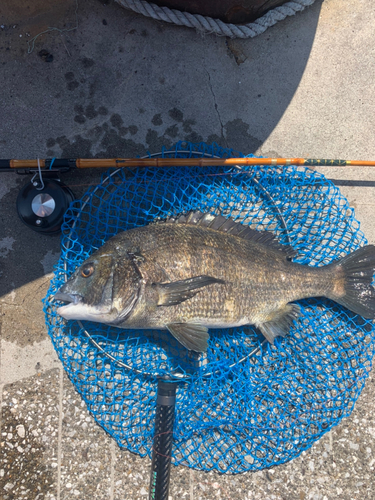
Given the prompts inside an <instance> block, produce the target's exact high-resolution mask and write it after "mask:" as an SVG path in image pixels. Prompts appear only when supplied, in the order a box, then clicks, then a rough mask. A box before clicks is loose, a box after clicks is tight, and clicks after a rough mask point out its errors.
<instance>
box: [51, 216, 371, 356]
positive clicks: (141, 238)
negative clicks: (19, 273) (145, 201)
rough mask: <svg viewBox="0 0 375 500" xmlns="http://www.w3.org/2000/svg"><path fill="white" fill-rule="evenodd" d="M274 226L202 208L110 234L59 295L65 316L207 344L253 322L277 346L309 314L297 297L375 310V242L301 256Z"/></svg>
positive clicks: (189, 344) (200, 346)
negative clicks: (322, 261)
mask: <svg viewBox="0 0 375 500" xmlns="http://www.w3.org/2000/svg"><path fill="white" fill-rule="evenodd" d="M295 256H296V252H295V251H294V250H293V249H292V247H291V246H288V245H284V244H281V243H279V241H278V240H277V239H276V237H275V236H274V235H273V233H271V232H269V231H257V230H254V229H252V228H250V227H249V226H247V225H245V224H242V223H240V222H235V221H234V220H233V219H232V218H228V217H224V216H222V215H214V214H210V213H203V212H200V211H193V212H189V213H187V214H182V215H179V216H177V217H174V218H173V217H171V218H169V219H166V220H165V221H157V222H154V223H150V224H149V225H145V226H142V227H136V228H133V229H129V230H126V231H123V232H120V233H118V234H117V235H115V236H113V237H112V238H110V239H109V240H108V241H107V242H106V243H105V244H104V245H103V246H102V247H100V248H99V249H98V250H97V251H95V252H94V253H93V254H92V255H91V256H90V257H89V258H88V259H86V260H85V261H84V262H83V263H82V264H81V265H80V266H79V267H78V268H77V269H76V270H75V271H74V273H73V274H72V276H71V277H70V278H69V279H68V280H67V281H66V282H65V284H64V285H63V286H62V287H61V288H60V289H59V290H58V291H57V293H56V294H55V295H54V299H55V300H57V301H62V302H63V303H64V304H63V305H61V306H59V307H58V309H57V313H58V314H59V315H61V316H62V317H63V318H65V319H66V320H88V321H94V322H100V323H104V324H107V325H111V326H114V327H118V328H122V329H141V330H147V329H161V330H169V332H170V333H171V334H172V335H173V336H174V337H175V338H176V339H177V340H178V341H179V342H180V343H181V344H182V345H183V346H184V347H185V348H186V349H188V350H191V351H196V352H198V353H199V352H206V351H207V347H208V339H209V334H208V329H210V328H233V327H237V326H242V325H254V326H255V327H256V328H258V329H259V330H260V332H261V333H262V334H263V335H264V337H265V338H266V339H267V340H268V341H269V342H270V343H271V344H273V343H274V341H275V339H276V338H277V337H279V336H281V337H284V336H285V335H287V334H288V333H289V331H290V329H291V327H292V325H293V322H294V321H295V320H297V318H298V316H299V315H300V307H299V305H298V304H296V301H298V300H301V299H306V298H310V297H326V298H328V299H331V300H333V301H335V302H337V303H338V304H340V305H342V306H344V307H346V308H347V309H349V310H350V311H352V312H354V313H356V314H358V315H360V316H362V317H364V318H368V319H374V318H375V290H374V288H373V286H372V281H373V275H374V271H375V246H374V245H366V246H364V247H361V248H359V249H357V250H355V251H354V252H352V253H350V254H348V255H347V256H345V257H343V258H341V259H340V260H337V261H334V262H332V263H330V264H328V265H325V266H318V267H314V266H309V265H303V264H299V263H295V262H293V260H292V259H293V257H295Z"/></svg>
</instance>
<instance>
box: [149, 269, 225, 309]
mask: <svg viewBox="0 0 375 500" xmlns="http://www.w3.org/2000/svg"><path fill="white" fill-rule="evenodd" d="M214 283H220V284H225V281H223V280H221V279H218V278H213V277H212V276H205V275H202V276H195V277H194V278H188V279H186V280H180V281H172V282H171V283H154V284H153V287H155V288H156V289H157V291H158V295H159V300H158V303H157V305H158V306H176V305H178V304H180V303H181V302H184V301H185V300H188V299H191V298H192V297H194V295H196V294H197V293H198V292H199V289H200V288H203V287H205V286H209V285H213V284H214Z"/></svg>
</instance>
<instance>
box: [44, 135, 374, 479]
mask: <svg viewBox="0 0 375 500" xmlns="http://www.w3.org/2000/svg"><path fill="white" fill-rule="evenodd" d="M202 155H206V156H210V157H214V156H217V157H220V158H222V157H238V156H243V155H242V154H240V153H238V152H234V151H232V150H230V149H222V148H220V147H218V146H216V145H212V146H208V145H206V144H204V143H203V144H192V143H178V144H176V145H175V147H174V148H172V150H168V151H166V150H165V151H163V152H162V153H161V154H160V156H164V157H176V158H177V157H179V158H181V157H188V158H190V157H200V156H202ZM250 156H251V155H250ZM190 210H200V211H202V212H210V213H213V214H221V215H225V216H227V217H232V218H233V219H234V220H236V221H238V222H241V223H243V224H246V225H250V226H251V227H252V228H254V229H257V230H259V231H263V230H268V231H272V232H273V233H274V234H275V235H276V236H277V237H278V239H279V241H280V242H281V243H284V244H289V243H290V244H291V245H292V246H293V247H294V249H295V250H296V251H297V257H296V258H295V259H294V261H295V262H298V263H300V264H308V265H310V266H322V265H325V264H329V263H330V262H332V261H334V260H336V259H338V258H340V257H342V256H344V255H346V254H348V253H349V252H351V251H353V250H355V249H357V248H359V247H360V246H362V245H364V244H365V243H366V240H365V237H364V235H363V233H362V232H361V231H360V229H359V223H358V222H357V221H356V220H355V218H354V212H353V209H351V208H350V207H349V205H348V202H347V200H346V199H345V198H344V197H343V196H342V195H341V194H340V192H339V190H338V189H337V188H336V187H335V186H334V185H333V184H332V182H330V181H329V180H327V179H326V178H325V177H324V176H323V175H322V174H319V173H317V172H314V171H312V170H309V169H307V168H304V167H288V168H275V167H265V166H258V167H238V168H235V167H205V168H201V167H194V168H191V167H178V168H169V169H157V168H148V169H132V170H130V169H128V170H117V171H113V170H112V171H110V172H108V173H107V174H105V175H104V176H103V178H102V181H101V183H100V184H99V185H98V186H96V187H94V188H91V189H90V190H89V191H88V192H87V193H86V195H85V196H84V197H83V198H82V200H80V201H79V202H76V203H75V204H74V205H72V206H71V207H70V208H69V210H68V212H67V213H66V217H65V222H64V225H63V236H62V253H61V258H60V260H59V263H58V265H57V268H56V270H55V275H54V278H53V280H52V282H51V286H50V289H49V291H48V293H47V296H46V299H45V301H44V309H45V314H46V323H47V326H48V330H49V334H50V336H51V339H52V341H53V343H54V346H55V349H56V351H57V353H58V355H59V357H60V359H61V361H62V363H63V365H64V368H65V370H66V371H67V373H68V375H69V377H70V379H71V381H72V382H73V384H74V385H75V387H76V389H77V391H78V392H79V393H80V394H81V396H82V398H83V399H84V401H85V402H86V404H87V407H88V409H89V410H90V412H91V414H92V415H93V416H94V418H95V419H96V421H97V422H98V424H99V425H101V426H102V427H103V428H104V429H105V430H106V431H107V432H108V433H109V434H110V435H111V436H112V437H113V438H114V439H115V440H116V441H117V443H118V444H119V446H121V447H124V448H126V449H128V450H130V451H132V452H135V453H138V454H139V455H141V456H145V455H148V456H151V453H152V441H153V433H154V420H155V406H156V386H157V379H158V377H163V376H167V377H171V378H172V379H173V380H176V381H179V382H178V384H179V386H178V389H177V401H176V420H175V428H174V445H173V463H174V464H175V465H180V464H182V465H187V466H189V467H192V468H195V469H200V470H206V471H208V470H217V471H220V472H230V473H239V472H244V471H248V470H256V469H263V468H265V467H270V466H272V465H275V464H280V463H283V462H286V461H288V460H291V459H293V458H295V457H297V456H298V455H299V454H300V453H301V452H302V451H303V450H306V449H307V448H309V447H310V446H311V445H312V444H313V443H314V442H315V441H316V440H317V439H319V438H320V437H321V436H322V435H323V434H324V433H326V432H327V431H328V430H329V429H330V428H331V427H333V426H335V425H337V424H338V423H339V422H340V421H341V420H342V419H343V418H344V417H346V416H348V415H350V413H351V411H352V409H353V407H354V403H355V401H356V399H357V398H358V396H359V394H360V392H361V390H362V388H363V386H364V383H365V379H366V377H367V376H368V373H369V371H370V369H371V360H372V357H373V354H374V340H375V336H374V328H373V324H372V322H371V321H368V320H364V319H362V318H360V317H359V316H357V315H355V314H354V313H351V312H350V311H348V310H347V309H345V308H343V307H341V306H339V305H338V304H335V303H334V302H331V301H329V300H326V299H309V300H304V301H300V302H299V304H300V306H301V316H300V318H299V320H298V321H296V322H295V323H294V326H293V328H292V330H291V332H290V335H288V336H287V337H285V338H283V339H281V338H278V339H277V340H276V342H275V345H274V346H271V345H270V344H268V343H267V342H265V341H264V338H263V337H262V335H261V334H260V333H259V331H257V330H256V329H255V328H253V327H251V326H246V327H239V328H234V329H225V330H210V340H209V347H208V351H207V353H206V354H200V355H198V354H196V353H192V352H190V353H189V352H188V351H187V350H186V349H184V348H183V347H181V346H180V344H179V343H178V342H177V341H176V340H175V339H174V338H173V337H172V336H171V335H170V334H169V333H168V332H167V331H139V330H120V329H118V328H111V327H108V326H105V325H101V324H98V323H91V322H82V323H79V322H77V321H68V322H66V321H65V320H63V319H62V318H61V317H60V316H59V315H57V313H56V307H57V306H56V304H54V302H53V301H52V296H53V294H54V293H55V292H56V291H57V290H58V288H59V287H60V286H61V285H62V284H63V283H64V282H65V279H66V277H69V276H70V275H71V274H72V273H73V271H74V270H75V268H76V267H77V266H79V265H80V263H82V262H83V261H84V260H85V259H86V258H87V257H88V256H89V255H90V254H91V253H92V252H94V251H95V250H96V249H97V248H99V247H100V246H101V245H102V244H103V243H104V242H105V241H107V240H108V239H109V238H110V237H111V236H113V235H115V234H117V233H118V232H120V231H124V230H127V229H130V228H134V227H137V226H143V225H145V224H149V223H152V222H154V221H155V220H157V219H165V218H167V217H169V216H172V215H178V214H182V213H186V212H188V211H190Z"/></svg>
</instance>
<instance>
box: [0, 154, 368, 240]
mask: <svg viewBox="0 0 375 500" xmlns="http://www.w3.org/2000/svg"><path fill="white" fill-rule="evenodd" d="M179 152H181V153H184V154H186V153H189V151H179ZM167 153H173V151H170V152H169V151H168V152H166V154H167ZM157 155H160V153H156V154H155V155H151V156H150V157H146V158H145V157H143V158H77V159H72V158H65V159H64V158H61V159H60V158H52V159H36V160H16V159H13V160H0V172H12V171H13V172H17V173H19V174H20V173H23V174H34V176H33V177H32V179H31V182H29V183H28V184H26V185H25V186H24V187H23V188H22V189H21V191H20V192H19V195H18V198H17V212H18V216H19V218H20V219H21V221H22V222H23V223H24V224H26V226H27V227H28V228H29V229H32V230H33V231H37V232H40V233H43V234H56V233H58V232H60V228H61V224H62V222H63V219H64V214H65V212H66V210H67V208H68V207H69V205H70V203H72V202H73V201H74V194H73V192H72V191H71V189H70V188H69V187H68V186H66V185H65V184H63V183H62V182H61V180H60V174H61V173H63V172H67V171H69V170H78V169H79V170H81V169H89V168H106V169H108V168H117V169H119V168H141V167H154V168H166V167H170V168H173V167H179V166H185V167H197V166H199V167H209V166H233V167H239V166H252V165H254V166H255V165H270V166H275V167H277V166H278V167H284V166H285V167H287V166H289V165H294V166H309V167H312V166H317V167H326V166H329V167H346V166H351V167H354V166H370V167H374V166H375V161H360V160H355V161H353V160H328V159H305V158H215V157H210V156H208V155H207V153H202V155H201V156H199V157H195V158H161V157H160V156H159V157H155V156H157Z"/></svg>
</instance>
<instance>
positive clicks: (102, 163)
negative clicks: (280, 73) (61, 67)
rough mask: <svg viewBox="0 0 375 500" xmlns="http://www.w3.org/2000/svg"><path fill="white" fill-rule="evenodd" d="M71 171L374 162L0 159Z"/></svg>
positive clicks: (2, 166) (3, 163)
mask: <svg viewBox="0 0 375 500" xmlns="http://www.w3.org/2000/svg"><path fill="white" fill-rule="evenodd" d="M38 163H39V167H40V169H43V170H51V169H52V168H53V169H54V170H72V169H86V168H126V167H138V168H140V167H156V168H158V167H159V168H165V167H180V166H182V167H197V166H199V167H209V166H231V165H244V166H252V165H273V166H289V165H296V166H305V167H306V166H309V167H311V166H314V167H358V166H362V167H375V161H367V160H330V159H314V158H225V159H223V158H77V159H72V158H69V159H68V158H65V159H64V158H61V159H57V158H52V159H39V160H16V159H14V160H0V172H10V171H17V170H28V171H30V172H32V171H35V170H38V168H39V167H38Z"/></svg>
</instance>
